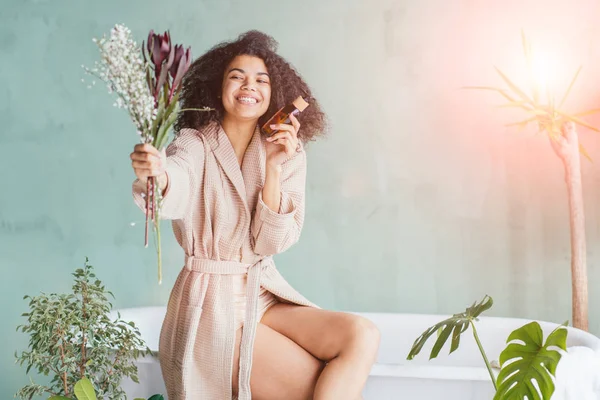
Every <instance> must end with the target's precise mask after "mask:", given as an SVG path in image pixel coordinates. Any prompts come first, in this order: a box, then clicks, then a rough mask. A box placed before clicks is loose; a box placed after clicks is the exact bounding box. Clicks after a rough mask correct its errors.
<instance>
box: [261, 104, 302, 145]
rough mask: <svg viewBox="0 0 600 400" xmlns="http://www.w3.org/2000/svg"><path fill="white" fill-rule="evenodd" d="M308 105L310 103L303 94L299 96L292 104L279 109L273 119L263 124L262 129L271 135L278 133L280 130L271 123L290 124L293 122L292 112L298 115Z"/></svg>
mask: <svg viewBox="0 0 600 400" xmlns="http://www.w3.org/2000/svg"><path fill="white" fill-rule="evenodd" d="M306 107H308V103H307V102H306V100H304V99H303V98H302V96H300V97H298V98H297V99H296V100H294V101H293V102H292V103H291V104H288V105H287V106H284V107H282V108H281V109H280V110H279V111H277V112H276V113H275V115H273V116H272V117H271V119H269V120H268V121H267V122H266V123H265V124H264V125H263V126H262V131H263V132H264V133H266V134H267V135H269V136H271V135H273V134H275V133H277V132H278V130H277V129H272V128H271V125H276V124H289V123H290V122H291V120H290V114H292V115H298V113H301V112H302V111H304V110H305V109H306Z"/></svg>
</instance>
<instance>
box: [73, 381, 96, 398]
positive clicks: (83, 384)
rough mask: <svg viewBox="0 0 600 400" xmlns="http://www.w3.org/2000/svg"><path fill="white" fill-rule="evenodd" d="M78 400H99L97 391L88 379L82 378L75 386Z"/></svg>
mask: <svg viewBox="0 0 600 400" xmlns="http://www.w3.org/2000/svg"><path fill="white" fill-rule="evenodd" d="M75 396H76V397H77V400H97V398H96V391H95V390H94V386H93V385H92V382H90V380H89V379H88V378H82V379H80V380H79V382H77V383H76V384H75Z"/></svg>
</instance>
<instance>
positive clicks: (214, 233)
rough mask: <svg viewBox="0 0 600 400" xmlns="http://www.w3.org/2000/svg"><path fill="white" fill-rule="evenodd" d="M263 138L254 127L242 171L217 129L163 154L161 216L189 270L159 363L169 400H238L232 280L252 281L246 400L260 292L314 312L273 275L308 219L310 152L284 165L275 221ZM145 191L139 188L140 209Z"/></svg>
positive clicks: (242, 386)
mask: <svg viewBox="0 0 600 400" xmlns="http://www.w3.org/2000/svg"><path fill="white" fill-rule="evenodd" d="M265 157H266V150H265V140H264V137H263V136H262V135H261V134H260V131H259V130H258V128H257V129H256V131H255V133H254V136H253V137H252V140H251V142H250V144H249V146H248V149H247V150H246V153H245V155H244V160H243V163H242V167H241V168H240V166H239V163H238V161H237V158H236V155H235V152H234V150H233V147H232V146H231V142H230V141H229V138H228V137H227V135H226V133H225V132H224V131H223V129H222V128H221V126H220V124H216V123H214V124H211V125H209V126H207V127H205V128H203V129H202V131H201V132H200V131H197V130H194V129H183V130H181V132H179V135H178V136H177V137H176V138H175V139H174V140H173V142H172V143H171V144H170V145H169V146H168V148H167V175H168V177H169V185H168V187H167V188H166V192H165V196H164V200H163V204H162V209H161V213H162V214H161V217H162V218H165V219H171V220H173V231H174V233H175V237H176V239H177V241H178V242H179V244H180V245H181V247H182V248H183V250H184V252H185V266H184V267H183V269H182V271H181V272H180V274H179V276H178V278H177V281H176V282H175V286H174V287H173V290H172V292H171V296H170V299H169V303H168V306H167V314H166V317H165V320H164V322H163V325H162V330H161V334H160V342H159V358H160V365H161V368H162V373H163V378H164V380H165V384H166V388H167V394H168V396H169V400H184V399H185V400H226V399H231V398H232V389H231V381H232V365H233V351H234V345H235V326H234V306H233V301H232V275H234V274H247V275H248V285H247V294H246V295H247V309H246V316H245V321H246V322H245V325H244V329H243V334H242V343H241V349H240V373H239V394H238V398H239V399H240V400H250V399H251V394H250V371H251V368H252V350H253V344H254V336H255V333H256V324H257V322H258V321H257V316H256V305H257V299H258V293H259V289H260V286H262V287H263V288H265V289H266V290H268V291H270V292H272V293H273V294H274V295H276V296H277V297H279V298H280V299H281V300H283V301H287V302H290V303H295V304H299V305H304V306H313V307H316V306H315V305H314V304H312V303H311V302H309V301H308V300H307V299H305V298H304V297H303V296H302V295H300V294H299V293H298V292H297V291H296V290H294V289H293V288H292V287H291V286H290V285H289V284H288V283H287V282H286V281H285V279H284V278H283V277H282V276H281V275H280V274H279V272H278V271H277V269H276V268H275V264H274V262H273V259H272V258H271V256H272V255H274V254H277V253H281V252H283V251H285V250H286V249H288V248H289V247H290V246H292V245H293V244H294V243H296V241H297V240H298V238H299V237H300V232H301V230H302V224H303V221H304V190H305V178H306V153H305V151H304V149H303V148H301V149H300V151H299V152H297V153H295V154H294V155H293V156H292V157H291V158H290V159H288V160H287V161H286V162H285V163H284V164H283V165H282V171H283V173H282V178H281V206H280V209H279V213H276V212H274V211H272V210H270V209H269V208H268V207H267V206H266V205H265V204H264V203H263V201H262V194H261V191H262V187H263V184H264V181H265ZM143 192H145V185H143V184H142V183H141V182H139V181H135V182H134V184H133V195H134V199H135V202H136V203H137V205H138V206H139V207H140V208H141V209H142V210H144V209H145V200H144V197H143V196H142V193H143Z"/></svg>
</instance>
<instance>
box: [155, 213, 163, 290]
mask: <svg viewBox="0 0 600 400" xmlns="http://www.w3.org/2000/svg"><path fill="white" fill-rule="evenodd" d="M159 211H160V210H159V209H158V207H157V209H156V221H155V224H156V252H157V256H158V284H159V285H160V284H161V283H162V254H161V253H162V251H161V246H160V216H159V215H158V212H159Z"/></svg>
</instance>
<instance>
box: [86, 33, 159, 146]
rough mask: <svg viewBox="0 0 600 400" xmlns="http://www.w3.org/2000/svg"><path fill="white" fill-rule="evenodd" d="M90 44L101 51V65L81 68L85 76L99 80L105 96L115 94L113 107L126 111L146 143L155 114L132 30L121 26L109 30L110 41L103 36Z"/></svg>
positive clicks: (93, 83) (144, 67)
mask: <svg viewBox="0 0 600 400" xmlns="http://www.w3.org/2000/svg"><path fill="white" fill-rule="evenodd" d="M93 41H94V43H96V44H97V45H98V48H99V49H100V55H101V61H100V62H95V68H94V69H93V70H90V69H89V68H85V67H84V69H85V71H86V73H87V74H90V75H94V76H96V77H97V78H98V79H100V80H102V81H103V82H104V83H105V84H106V86H107V89H108V93H113V92H114V93H116V94H117V99H116V101H115V103H114V104H113V105H114V106H115V107H118V108H126V109H127V111H128V113H129V116H130V118H131V120H132V121H133V123H134V124H135V126H136V129H137V131H138V132H141V135H140V136H141V139H142V142H146V143H147V142H148V136H149V135H150V127H151V126H152V121H153V120H154V119H155V115H156V114H155V108H154V98H153V96H152V94H151V93H150V89H149V88H148V85H147V84H146V63H145V62H144V61H143V60H142V56H141V53H142V50H141V48H140V47H138V45H137V43H136V42H135V41H134V40H133V38H132V36H131V30H129V29H128V28H127V27H126V26H124V25H122V24H119V25H115V26H114V28H112V29H111V31H110V37H109V38H106V37H105V36H104V37H102V38H101V39H100V40H97V39H95V38H94V39H93ZM82 81H83V80H82ZM92 85H95V81H94V82H92ZM150 142H151V139H150Z"/></svg>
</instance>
